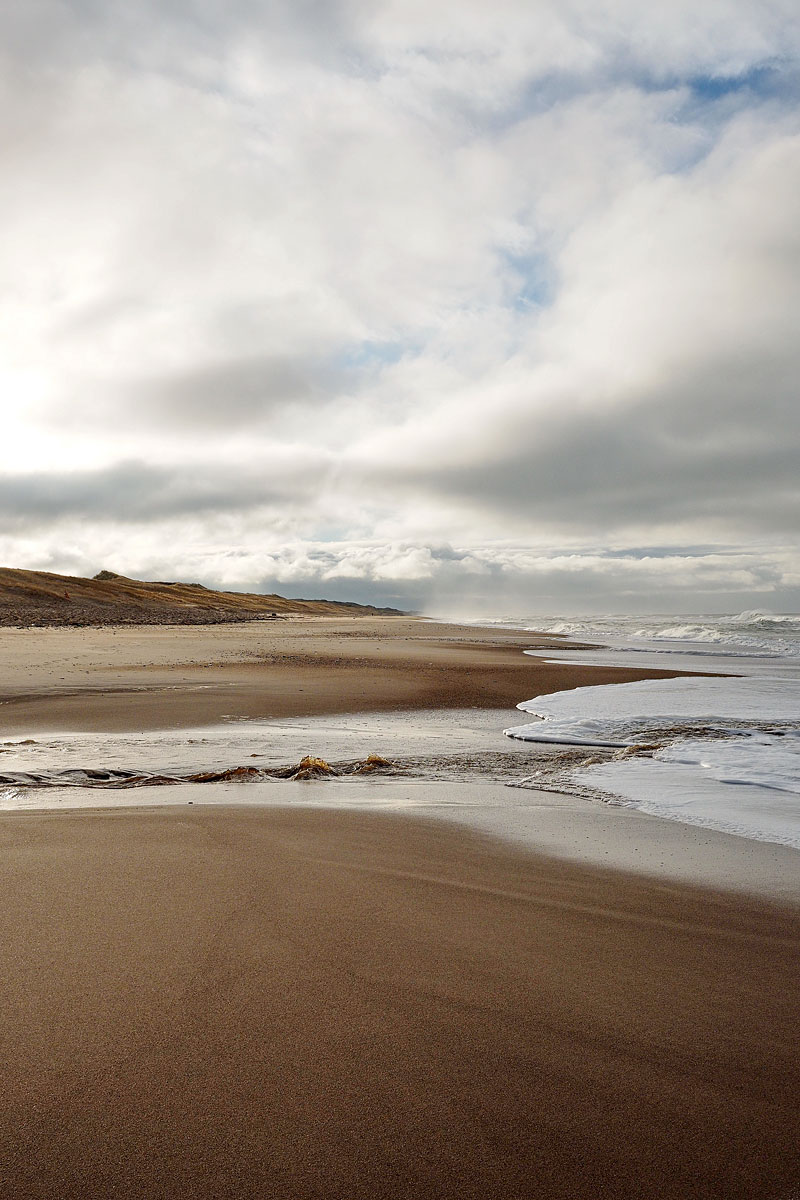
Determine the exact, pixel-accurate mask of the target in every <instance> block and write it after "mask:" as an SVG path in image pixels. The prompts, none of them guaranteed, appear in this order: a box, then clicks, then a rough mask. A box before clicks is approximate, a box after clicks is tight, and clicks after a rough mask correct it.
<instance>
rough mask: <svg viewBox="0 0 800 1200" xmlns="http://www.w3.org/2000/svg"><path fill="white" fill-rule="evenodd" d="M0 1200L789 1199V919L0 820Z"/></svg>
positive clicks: (256, 816) (491, 855) (488, 858)
mask: <svg viewBox="0 0 800 1200" xmlns="http://www.w3.org/2000/svg"><path fill="white" fill-rule="evenodd" d="M0 837H2V842H3V852H2V863H3V894H4V904H3V906H2V914H1V915H0V920H1V921H2V926H3V934H2V943H1V944H2V968H1V969H2V979H3V988H2V1008H0V1037H1V1038H2V1043H3V1061H4V1088H3V1094H2V1098H1V1099H0V1112H1V1113H2V1118H1V1119H0V1132H1V1136H2V1143H0V1157H1V1159H2V1171H1V1172H0V1179H1V1180H2V1182H0V1195H2V1196H3V1197H9V1198H10V1197H14V1198H23V1197H34V1196H36V1197H48V1198H49V1197H65V1196H82V1197H90V1198H93V1197H98V1198H99V1197H123V1196H124V1197H154V1196H158V1197H169V1198H172V1197H175V1198H176V1200H177V1198H179V1197H180V1198H182V1200H183V1198H185V1197H209V1198H211V1197H220V1198H224V1197H237V1198H240V1197H262V1196H263V1197H272V1196H275V1197H285V1198H287V1200H288V1198H293V1197H298V1198H300V1197H303V1198H306V1197H325V1198H327V1197H337V1198H338V1197H341V1198H342V1200H344V1198H352V1200H357V1198H359V1197H364V1198H367V1197H368V1198H369V1200H373V1198H375V1197H384V1196H391V1197H394V1196H397V1197H453V1198H456V1197H458V1198H459V1200H461V1198H464V1197H475V1198H476V1200H477V1198H478V1197H480V1198H481V1200H485V1198H487V1197H504V1198H505V1197H531V1198H534V1197H536V1198H539V1200H549V1198H555V1197H558V1198H563V1200H567V1198H569V1200H578V1198H584V1197H585V1198H586V1200H589V1198H591V1200H595V1198H597V1197H604V1198H611V1197H626V1198H629V1200H634V1198H637V1200H638V1198H641V1197H650V1196H658V1197H662V1198H673V1197H674V1198H675V1200H687V1198H688V1197H693V1198H694V1197H718V1198H719V1200H723V1198H724V1200H731V1198H735V1197H764V1198H766V1197H770V1200H773V1198H775V1197H778V1198H780V1200H790V1198H791V1197H792V1196H793V1195H795V1194H796V1189H797V1187H798V1185H800V1166H799V1165H798V1158H797V1155H798V1144H800V1109H799V1108H798V1097H799V1096H800V1054H799V1053H798V1041H797V1036H796V1017H797V996H798V986H799V985H800V953H799V951H800V913H798V911H797V910H796V909H795V910H794V911H792V910H781V909H779V908H774V907H770V906H767V905H765V904H761V903H759V902H757V901H754V900H746V899H743V898H741V897H739V898H734V897H731V896H729V895H725V894H722V893H712V892H703V891H701V890H698V889H693V888H687V887H675V886H672V885H669V884H666V883H664V882H661V883H656V882H652V881H648V880H646V879H640V878H635V877H632V876H627V875H624V874H622V873H611V872H603V871H600V870H596V869H595V870H592V869H589V868H586V867H580V866H576V865H573V864H568V863H564V862H561V861H557V860H553V859H547V858H537V857H536V856H533V855H528V854H525V853H522V852H519V853H517V852H515V851H513V850H511V849H509V848H508V847H506V846H502V845H500V844H498V843H496V842H494V841H492V840H490V839H486V838H482V837H481V836H480V835H473V834H468V833H466V832H464V831H463V830H458V829H451V828H449V827H447V826H445V825H436V824H431V823H420V822H414V821H411V820H407V819H401V818H397V817H387V816H385V815H379V814H375V813H370V814H367V815H360V814H354V813H347V812H320V811H319V810H303V811H289V810H286V809H277V810H276V809H273V810H265V809H261V810H242V809H235V810H210V809H209V810H200V809H198V810H192V811H187V810H186V809H185V808H184V809H181V810H175V809H172V810H170V809H164V810H161V811H157V812H141V811H140V812H131V811H126V812H117V813H114V812H108V811H107V812H82V813H73V814H67V813H64V814H58V815H52V816H45V815H42V814H20V815H16V816H5V817H4V818H3V820H2V822H0Z"/></svg>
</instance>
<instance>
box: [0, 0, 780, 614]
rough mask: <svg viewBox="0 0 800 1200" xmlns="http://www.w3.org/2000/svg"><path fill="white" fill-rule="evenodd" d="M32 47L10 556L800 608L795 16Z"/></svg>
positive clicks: (371, 14)
mask: <svg viewBox="0 0 800 1200" xmlns="http://www.w3.org/2000/svg"><path fill="white" fill-rule="evenodd" d="M0 29H2V33H3V37H2V38H1V39H0V47H2V48H1V49H0V55H2V71H0V100H2V104H3V111H4V113H5V114H6V115H5V119H4V120H5V126H6V128H5V137H4V139H3V143H2V147H0V156H1V157H2V166H3V179H4V186H3V189H2V192H0V220H2V224H3V230H4V238H3V242H2V246H1V247H0V279H1V280H2V288H0V395H2V401H3V426H4V429H3V437H4V450H5V453H4V464H3V469H2V474H0V512H2V514H3V518H4V519H3V523H2V527H0V551H2V557H3V561H4V562H5V563H6V564H7V565H12V566H27V567H35V568H41V569H50V570H63V571H68V572H76V573H90V574H91V573H94V572H95V571H97V570H99V569H100V568H101V567H107V568H111V569H114V570H117V571H121V572H124V573H126V574H132V575H140V576H150V577H159V578H181V577H183V578H191V579H198V580H202V581H204V582H206V583H209V584H223V585H227V586H234V587H244V588H248V589H253V590H255V589H260V588H265V589H267V590H273V589H274V590H281V591H283V592H285V593H287V594H295V595H298V594H303V595H312V594H313V595H328V596H331V597H333V598H353V599H363V600H376V601H380V602H385V603H392V604H397V605H400V606H413V607H426V608H428V609H429V610H430V609H435V610H437V611H450V612H453V611H455V610H456V609H458V610H460V611H464V612H473V613H477V612H495V613H496V612H497V611H498V609H505V610H506V611H508V610H516V611H519V610H520V609H524V610H525V611H526V612H529V613H531V614H533V613H536V612H543V611H566V610H569V611H576V610H591V609H604V610H608V609H640V610H652V609H657V608H665V609H682V610H697V609H699V608H706V609H708V608H712V609H717V610H719V609H728V608H739V607H753V606H756V605H760V606H769V607H773V608H798V607H800V549H799V548H798V541H797V530H798V528H800V512H799V511H798V510H799V508H800V505H799V504H798V500H800V482H799V481H800V470H798V463H800V404H798V399H797V380H798V378H799V377H800V370H799V368H800V338H798V336H797V313H798V312H799V311H800V225H799V224H798V222H797V215H796V214H797V196H798V194H800V107H798V98H799V96H800V18H798V15H797V10H796V5H795V4H792V3H788V0H773V2H769V3H764V2H763V0H719V3H715V4H713V5H711V4H706V5H704V4H697V3H691V4H690V3H688V2H687V3H683V2H682V0H681V2H678V3H673V4H670V5H661V6H655V7H654V6H648V5H642V4H641V3H638V2H637V3H634V2H633V0H630V2H628V0H603V2H602V3H596V2H592V3H589V2H588V0H576V2H574V3H564V2H563V0H558V2H556V0H533V2H531V0H499V2H498V3H494V4H492V5H486V4H485V3H482V2H478V0H474V2H473V0H452V2H450V0H445V2H444V3H441V4H438V5H430V4H421V3H420V4H417V3H411V2H408V0H405V2H404V3H402V4H400V3H393V2H392V0H377V2H376V3H372V4H369V5H364V4H362V3H360V2H358V0H331V2H330V3H325V4H319V3H316V2H314V0H304V2H301V3H297V2H294V3H288V2H282V0H272V2H270V3H268V4H256V3H254V2H253V0H234V2H233V3H231V4H228V5H224V6H223V5H208V4H205V3H201V2H200V0H174V3H170V4H168V5H164V4H155V3H154V2H152V3H151V2H149V0H145V2H143V3H141V4H136V5H118V4H108V5H103V6H98V5H96V4H94V3H90V2H89V0H72V2H70V3H67V2H66V0H39V2H38V3H36V4H31V3H30V0H24V2H23V0H11V2H10V3H9V4H6V5H4V7H3V12H2V15H0Z"/></svg>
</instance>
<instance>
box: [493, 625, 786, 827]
mask: <svg viewBox="0 0 800 1200" xmlns="http://www.w3.org/2000/svg"><path fill="white" fill-rule="evenodd" d="M496 624H502V625H506V626H508V627H511V628H525V629H536V630H537V631H541V632H544V633H549V634H551V635H554V636H557V637H558V638H559V640H560V641H561V642H562V643H566V647H565V648H563V649H560V650H558V651H556V652H553V653H549V654H547V658H548V659H550V660H551V661H557V662H574V663H596V664H598V665H603V666H626V667H631V666H641V667H648V668H651V667H652V668H664V669H668V670H672V669H675V670H682V671H691V672H695V673H696V674H694V675H692V676H686V677H679V678H675V679H652V680H647V681H644V682H639V683H619V684H609V685H607V686H602V687H583V688H577V689H574V690H573V691H568V692H559V693H556V694H554V695H549V696H539V697H531V698H528V699H526V700H524V701H522V702H521V703H520V704H519V705H518V708H519V709H520V710H521V711H522V712H523V713H525V714H526V718H527V719H526V720H525V722H524V723H523V722H521V723H519V724H514V725H509V726H508V727H507V728H506V730H505V733H506V736H507V737H509V738H513V739H515V740H521V741H526V742H531V743H538V744H540V745H549V746H560V747H568V746H570V747H580V748H581V751H585V752H586V757H585V758H584V759H582V760H580V761H579V763H577V764H576V765H575V766H572V767H570V768H568V769H567V770H566V771H562V772H561V774H560V777H559V778H558V779H556V780H554V779H553V777H552V774H549V773H548V771H547V769H546V768H539V769H537V772H535V773H533V774H532V775H531V776H530V778H528V779H527V780H525V781H522V786H541V785H542V784H544V785H545V786H553V785H554V784H555V785H556V786H558V787H559V788H560V789H562V790H565V791H573V792H577V793H579V794H584V795H586V796H587V797H592V796H593V797H596V798H600V799H603V800H605V801H606V802H610V803H615V804H620V805H625V806H628V807H631V808H636V809H639V810H640V811H642V812H646V813H650V814H652V815H653V816H658V817H663V818H665V819H669V820H674V821H683V822H686V823H688V824H692V825H699V826H705V827H707V828H710V829H717V830H722V831H723V832H726V833H733V834H738V835H740V836H743V837H748V838H754V839H756V840H759V841H766V842H775V843H779V844H782V845H787V846H793V847H796V848H800V615H798V614H796V613H770V612H763V611H748V612H741V613H738V614H735V615H729V614H724V615H691V616H679V617H675V616H663V615H652V616H646V617H643V616H603V617H587V618H583V619H576V620H570V621H564V620H563V619H552V620H549V619H545V618H541V617H537V618H534V619H532V620H530V621H521V620H519V619H510V620H504V621H502V622H496ZM571 642H574V643H576V648H575V649H570V648H569V644H570V643H571ZM587 643H589V644H591V645H592V646H593V648H590V649H587V648H580V649H578V646H581V647H585V646H586V645H587ZM697 673H702V674H697ZM592 751H596V752H597V757H595V756H594V755H593V754H592Z"/></svg>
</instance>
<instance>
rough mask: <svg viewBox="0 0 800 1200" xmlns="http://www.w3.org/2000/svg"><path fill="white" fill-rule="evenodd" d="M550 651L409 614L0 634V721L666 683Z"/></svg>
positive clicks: (510, 703) (189, 719)
mask: <svg viewBox="0 0 800 1200" xmlns="http://www.w3.org/2000/svg"><path fill="white" fill-rule="evenodd" d="M554 644H556V643H555V642H554V640H553V639H548V638H546V637H542V636H537V635H536V634H526V633H522V632H518V631H509V630H491V629H480V628H473V629H471V628H467V627H464V626H460V625H446V624H438V623H432V622H426V621H421V620H414V619H412V618H403V617H396V618H379V619H377V618H369V617H358V618H350V619H344V620H343V619H341V618H335V617H334V618H331V617H305V618H299V619H298V618H295V619H291V618H289V619H286V620H282V621H279V622H270V623H260V622H254V623H252V624H235V625H213V626H189V627H186V626H182V627H169V626H167V627H153V626H148V627H145V626H138V627H137V626H134V627H118V628H113V627H111V628H88V629H63V628H62V629H58V628H53V629H7V628H0V661H2V664H3V671H2V679H0V723H1V724H2V728H3V729H4V730H5V731H6V732H9V733H16V732H22V731H25V732H27V733H28V734H30V732H31V731H37V730H43V729H55V730H65V729H66V730H91V729H96V730H115V729H123V730H124V729H158V728H162V727H178V726H184V727H186V726H192V725H202V724H205V723H209V722H212V721H218V720H220V719H221V718H222V717H240V718H241V717H283V716H308V715H322V714H328V713H339V712H369V711H382V710H399V709H412V708H469V707H473V706H474V707H479V708H505V709H513V708H514V705H515V704H517V703H518V701H520V700H524V699H525V698H526V697H527V696H533V695H536V694H543V693H544V692H552V691H562V690H563V689H565V688H570V687H575V686H577V685H578V684H582V683H598V684H600V683H606V682H609V681H611V680H619V681H620V682H623V681H625V680H627V679H642V678H650V677H651V676H652V677H659V676H663V675H665V674H667V672H663V671H654V672H653V671H618V670H616V669H613V670H612V669H607V668H601V667H598V668H586V667H581V668H575V667H572V666H568V665H563V664H546V663H543V662H541V661H539V660H536V659H533V658H531V657H526V656H525V655H524V654H522V651H523V650H525V649H536V648H541V647H546V646H552V645H554Z"/></svg>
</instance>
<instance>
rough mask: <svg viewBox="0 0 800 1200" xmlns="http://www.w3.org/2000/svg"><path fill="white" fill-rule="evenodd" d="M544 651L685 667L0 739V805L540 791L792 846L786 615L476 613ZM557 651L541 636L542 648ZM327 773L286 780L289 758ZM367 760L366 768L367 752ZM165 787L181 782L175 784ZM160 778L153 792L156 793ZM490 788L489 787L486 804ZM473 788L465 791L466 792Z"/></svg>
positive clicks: (414, 798) (794, 689)
mask: <svg viewBox="0 0 800 1200" xmlns="http://www.w3.org/2000/svg"><path fill="white" fill-rule="evenodd" d="M470 624H472V625H475V624H480V625H482V626H488V627H490V628H497V627H503V628H507V629H518V630H525V631H531V632H539V633H546V634H550V635H552V636H553V638H554V639H555V642H554V648H553V649H552V650H550V649H548V650H541V649H539V650H535V651H529V653H533V654H535V655H536V656H537V657H540V658H541V657H544V658H546V659H548V660H551V661H555V662H574V663H578V664H592V663H594V664H598V665H604V666H617V665H618V666H626V667H630V666H641V667H647V668H650V667H653V668H662V669H663V668H666V669H668V670H672V669H674V670H680V671H687V672H692V674H691V675H687V676H685V677H679V678H675V679H651V680H647V681H644V682H639V683H619V684H608V685H604V686H594V687H583V688H577V689H574V690H572V691H566V692H560V693H555V694H552V695H546V696H521V697H520V702H519V705H518V711H516V712H515V711H514V710H511V711H510V712H508V713H507V714H504V713H503V712H497V711H496V710H490V709H487V710H481V709H464V710H457V709H456V710H449V711H446V712H431V711H425V712H389V713H373V714H368V713H367V714H363V713H362V714H354V715H344V716H340V717H316V718H290V719H282V720H274V721H254V720H239V719H233V718H230V719H223V720H222V721H220V722H219V723H218V724H217V725H214V726H205V727H202V728H197V729H165V730H156V731H148V732H134V733H126V734H108V733H105V734H89V733H68V732H65V733H51V734H47V733H45V734H37V735H36V736H35V737H33V738H24V737H18V738H14V739H9V740H7V741H5V742H0V809H4V810H7V811H8V810H19V809H32V808H63V807H98V806H108V805H113V806H123V805H137V806H138V805H142V804H153V805H163V804H165V803H167V804H176V803H180V804H183V803H189V804H191V803H225V804H230V803H234V804H263V803H269V804H279V803H286V802H287V801H290V802H291V803H292V804H295V803H297V804H309V805H319V804H324V805H334V806H338V805H341V806H346V807H353V806H354V805H355V806H359V807H360V806H364V807H369V808H383V807H386V808H397V809H404V808H419V809H424V808H426V807H427V808H435V807H436V806H437V805H438V806H442V805H446V806H448V807H449V808H453V809H458V807H459V806H460V805H464V806H466V805H468V804H471V803H477V802H480V789H477V790H476V789H474V788H473V789H466V788H465V789H462V790H461V791H460V790H459V788H458V787H453V786H451V787H449V788H448V789H444V788H442V789H436V792H435V795H434V794H433V791H432V789H430V788H429V787H426V786H425V784H426V782H427V781H431V780H438V781H445V782H447V783H448V784H450V785H453V784H458V783H459V782H470V783H480V782H481V781H483V782H491V783H493V784H505V785H508V786H507V788H494V789H492V792H491V795H492V801H491V803H492V804H493V805H495V806H497V805H498V803H501V804H502V806H503V807H504V808H505V807H506V806H507V808H508V812H509V816H512V817H513V812H512V810H514V811H517V812H521V811H522V808H523V807H524V804H525V803H526V800H525V796H526V794H527V795H529V796H530V801H529V803H533V796H532V795H531V793H535V792H538V793H539V794H541V793H542V792H550V793H556V794H561V795H564V794H566V795H570V796H573V797H582V798H584V799H585V800H586V801H587V803H603V804H608V805H616V806H624V807H629V808H634V809H638V810H640V811H642V812H645V813H649V814H651V815H652V816H656V817H660V818H663V819H665V820H670V821H681V822H685V823H688V824H690V825H698V826H703V827H706V828H709V829H716V830H721V831H723V832H727V833H732V834H737V835H739V836H741V837H745V838H750V839H755V840H757V841H762V842H772V843H778V844H781V845H785V846H790V847H794V848H797V849H800V615H797V614H780V613H769V612H763V611H752V612H742V613H738V614H736V615H690V616H679V617H676V616H659V615H652V616H625V615H616V616H602V617H597V616H591V617H586V618H581V619H571V620H569V621H565V620H563V619H559V618H548V617H543V616H533V617H525V616H513V615H512V616H509V617H504V618H494V617H488V618H485V619H483V620H481V621H475V622H470ZM556 646H557V648H555V647H556ZM305 755H312V756H315V757H319V758H321V759H323V760H325V761H327V762H328V763H329V764H330V765H331V767H332V768H333V771H334V774H332V775H331V776H330V777H329V778H326V779H324V780H323V782H321V783H320V784H317V783H314V782H312V783H311V785H310V786H308V785H307V784H304V783H297V782H292V780H291V778H288V779H287V776H289V777H290V776H291V773H292V767H293V766H296V765H297V763H298V762H299V761H300V760H301V759H302V758H303V757H304V756H305ZM370 755H372V756H374V757H375V758H377V759H380V760H383V761H382V762H377V763H376V762H372V763H371V764H370V763H368V759H369V756H370ZM179 785H180V786H179ZM165 789H167V790H165ZM498 794H501V795H502V796H504V797H505V798H506V799H504V800H502V801H498V799H497V796H498ZM476 795H477V796H478V800H477V801H476V799H475V797H476Z"/></svg>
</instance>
